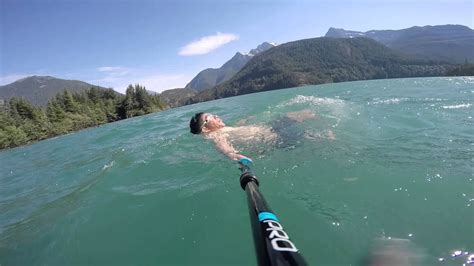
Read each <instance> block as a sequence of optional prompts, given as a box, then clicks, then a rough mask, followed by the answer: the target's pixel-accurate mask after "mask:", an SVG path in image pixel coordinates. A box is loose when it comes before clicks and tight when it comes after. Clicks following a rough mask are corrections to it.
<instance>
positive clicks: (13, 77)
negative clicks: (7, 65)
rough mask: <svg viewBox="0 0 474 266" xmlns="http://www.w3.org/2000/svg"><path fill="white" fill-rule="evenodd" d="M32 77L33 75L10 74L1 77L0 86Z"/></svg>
mask: <svg viewBox="0 0 474 266" xmlns="http://www.w3.org/2000/svg"><path fill="white" fill-rule="evenodd" d="M33 75H35V74H11V75H6V76H2V77H0V86H3V85H8V84H10V83H12V82H15V81H17V80H19V79H22V78H26V77H29V76H33Z"/></svg>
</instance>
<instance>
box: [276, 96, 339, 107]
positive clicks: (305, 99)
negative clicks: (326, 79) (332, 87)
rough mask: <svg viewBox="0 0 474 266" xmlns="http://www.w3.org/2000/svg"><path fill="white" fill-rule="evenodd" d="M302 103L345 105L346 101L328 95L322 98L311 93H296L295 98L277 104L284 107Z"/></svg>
mask: <svg viewBox="0 0 474 266" xmlns="http://www.w3.org/2000/svg"><path fill="white" fill-rule="evenodd" d="M302 103H310V104H312V105H343V104H344V103H345V102H344V100H340V99H333V98H327V97H323V98H320V97H316V96H311V95H310V96H305V95H296V96H295V97H294V98H292V99H291V100H289V101H288V102H285V103H282V104H279V105H277V107H284V106H288V105H294V104H302Z"/></svg>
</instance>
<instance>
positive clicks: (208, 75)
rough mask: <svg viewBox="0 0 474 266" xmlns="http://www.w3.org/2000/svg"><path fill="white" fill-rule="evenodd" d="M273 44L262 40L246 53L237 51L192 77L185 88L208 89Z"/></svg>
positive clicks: (229, 76)
mask: <svg viewBox="0 0 474 266" xmlns="http://www.w3.org/2000/svg"><path fill="white" fill-rule="evenodd" d="M274 46H275V44H271V43H268V42H264V43H262V44H260V45H259V46H257V48H255V49H252V50H250V52H249V53H248V54H242V53H240V52H237V53H236V54H235V55H234V56H233V57H232V58H231V59H230V60H229V61H227V62H226V63H225V64H224V65H222V66H221V67H220V68H208V69H205V70H203V71H201V72H199V74H197V76H196V77H194V78H193V79H192V80H191V81H190V82H189V83H188V84H187V85H186V87H185V88H186V89H191V90H196V91H203V90H206V89H210V88H212V87H214V86H216V85H218V84H221V83H222V82H224V81H227V80H229V79H230V78H232V77H233V76H234V75H235V74H236V73H237V72H239V70H240V69H242V67H243V66H245V64H247V62H249V61H250V59H252V57H253V56H255V55H257V54H259V53H262V52H264V51H266V50H268V49H270V48H272V47H274Z"/></svg>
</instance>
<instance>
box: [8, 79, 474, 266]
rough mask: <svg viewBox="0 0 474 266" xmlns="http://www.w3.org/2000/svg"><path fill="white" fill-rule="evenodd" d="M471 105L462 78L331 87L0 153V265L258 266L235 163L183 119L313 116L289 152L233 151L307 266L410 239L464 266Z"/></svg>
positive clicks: (424, 255) (435, 260) (236, 100)
mask: <svg viewBox="0 0 474 266" xmlns="http://www.w3.org/2000/svg"><path fill="white" fill-rule="evenodd" d="M473 104H474V78H473V77H460V78H421V79H394V80H376V81H359V82H348V83H338V84H327V85H320V86H307V87H299V88H292V89H287V90H278V91H270V92H264V93H258V94H251V95H244V96H239V97H233V98H227V99H222V100H217V101H212V102H207V103H201V104H195V105H191V106H185V107H181V108H177V109H172V110H168V111H165V112H161V113H156V114H152V115H148V116H144V117H138V118H134V119H129V120H125V121H120V122H117V123H112V124H108V125H104V126H102V127H100V128H91V129H87V130H84V131H81V132H78V133H75V134H70V135H66V136H61V137H58V138H55V139H49V140H46V141H42V142H39V143H35V144H33V145H29V146H24V147H19V148H16V149H12V150H6V151H2V152H0V163H1V170H0V264H1V265H2V266H3V265H80V264H82V265H105V264H107V265H131V264H133V265H150V264H153V265H175V264H193V265H210V264H215V265H225V264H234V265H255V264H256V259H255V254H254V249H253V248H254V247H253V240H252V235H251V227H250V221H249V217H248V209H247V201H246V196H245V193H244V192H243V191H242V190H241V188H240V186H239V182H238V177H239V174H240V173H239V171H238V169H237V166H236V164H235V163H234V162H232V161H229V160H227V159H226V158H225V157H224V156H222V155H221V154H219V153H218V152H216V150H215V149H214V147H213V146H212V145H211V144H210V143H209V142H208V141H206V140H204V139H203V138H201V137H199V136H194V135H192V134H190V133H188V132H189V130H188V123H189V119H190V117H191V116H192V115H193V114H194V113H196V112H199V111H207V112H213V113H215V114H218V115H220V116H221V117H222V118H223V120H224V121H226V122H227V124H228V125H233V124H235V123H237V122H238V121H239V120H241V119H244V118H246V119H247V120H248V123H250V124H271V123H272V121H275V120H277V119H278V118H280V117H282V116H284V114H285V113H287V112H292V111H299V110H310V111H311V112H313V113H315V114H316V117H315V118H314V119H311V120H308V121H305V122H304V123H302V124H298V125H296V126H295V127H296V128H295V130H299V131H300V132H304V136H303V134H302V137H300V138H298V139H297V140H296V142H295V145H293V146H291V147H286V148H275V147H271V146H268V145H263V146H262V145H257V144H255V145H253V144H249V145H245V146H244V147H238V148H240V149H242V151H243V152H244V153H245V154H247V155H249V156H250V157H252V158H253V159H254V161H255V166H254V172H255V174H256V175H257V176H258V177H259V179H260V182H261V187H260V189H261V191H262V193H263V194H264V195H265V197H266V199H267V201H268V203H269V204H270V206H271V207H272V208H273V210H274V211H275V213H276V214H277V215H278V216H279V218H280V220H281V221H282V223H283V225H284V226H285V229H286V231H287V232H288V233H289V235H290V236H291V238H292V240H293V241H294V243H295V244H296V246H297V247H298V248H299V249H300V250H301V252H302V253H303V255H304V257H305V258H306V259H307V261H308V262H309V263H310V264H312V265H365V264H366V262H367V260H368V258H369V257H372V256H374V253H377V250H378V248H379V246H378V244H377V243H378V242H379V241H380V239H384V240H390V239H392V240H394V239H406V240H404V243H408V244H405V249H408V250H409V252H410V254H411V256H413V257H416V260H417V261H418V263H420V264H423V265H462V264H463V263H466V261H467V257H468V255H469V254H472V253H474V237H473V235H474V209H473V206H472V204H474V199H473V198H474V182H473V178H474V173H473V148H474V127H473V124H474V123H473V122H474V120H473V118H472V117H473V108H474V106H473ZM329 130H331V131H332V132H333V133H334V135H335V139H334V140H331V139H330V138H328V137H327V132H328V131H329ZM455 251H462V255H460V256H456V257H453V256H452V254H453V253H454V252H455ZM465 253H468V254H465Z"/></svg>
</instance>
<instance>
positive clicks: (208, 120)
mask: <svg viewBox="0 0 474 266" xmlns="http://www.w3.org/2000/svg"><path fill="white" fill-rule="evenodd" d="M223 127H225V124H224V122H223V121H222V119H220V117H218V116H217V115H213V114H210V113H197V114H195V115H194V116H193V117H192V118H191V121H190V122H189V128H190V131H191V133H193V134H201V133H203V132H204V133H208V132H211V131H214V130H217V129H220V128H223Z"/></svg>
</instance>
